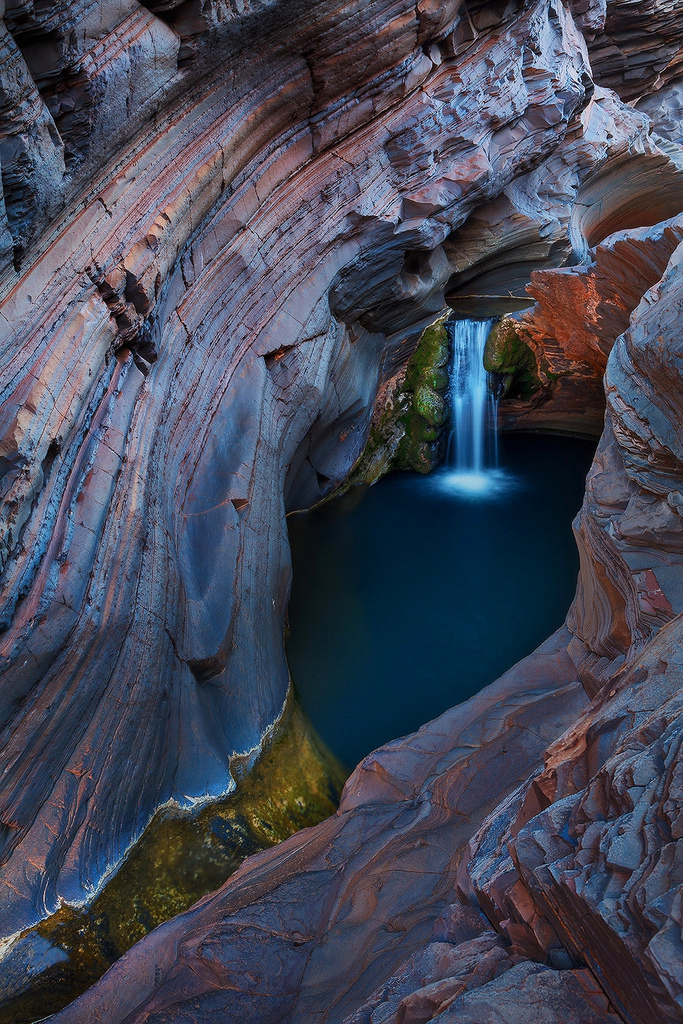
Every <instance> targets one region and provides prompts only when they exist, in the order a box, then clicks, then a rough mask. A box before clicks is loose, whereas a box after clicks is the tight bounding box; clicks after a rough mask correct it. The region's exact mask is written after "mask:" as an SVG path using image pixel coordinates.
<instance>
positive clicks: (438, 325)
mask: <svg viewBox="0 0 683 1024" xmlns="http://www.w3.org/2000/svg"><path fill="white" fill-rule="evenodd" d="M450 315H451V314H450V311H448V312H447V313H444V314H443V315H442V316H440V317H439V319H438V320H436V321H435V322H434V323H433V324H430V325H429V327H426V328H425V330H424V331H423V332H422V334H421V336H420V340H419V341H418V344H417V348H416V349H415V352H414V353H413V355H412V356H411V357H410V360H409V362H408V366H407V368H406V376H405V383H404V385H403V393H404V404H405V408H406V411H405V412H404V413H403V415H402V416H401V422H402V425H403V437H402V439H401V441H400V443H399V445H398V449H397V452H396V457H395V459H394V461H393V463H392V468H395V469H414V470H417V472H418V473H428V472H429V471H430V470H431V469H433V468H434V466H436V465H437V463H438V462H439V461H440V459H441V456H442V454H443V452H442V448H443V444H442V441H443V434H444V427H445V424H446V421H447V419H448V400H447V392H448V385H449V380H448V371H447V370H446V366H447V365H448V353H449V347H450V341H449V337H448V328H447V326H446V324H447V322H448V320H449V318H450Z"/></svg>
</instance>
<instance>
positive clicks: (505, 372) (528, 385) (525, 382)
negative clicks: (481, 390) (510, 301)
mask: <svg viewBox="0 0 683 1024" xmlns="http://www.w3.org/2000/svg"><path fill="white" fill-rule="evenodd" d="M528 342H529V336H528V334H526V332H525V331H524V329H523V328H522V327H521V326H520V324H519V322H518V321H517V320H515V319H514V317H511V316H506V317H503V319H502V320H500V321H499V322H498V323H497V324H494V326H493V327H492V329H491V332H490V334H489V336H488V338H487V339H486V345H485V347H484V369H485V370H488V371H489V373H497V374H498V375H499V376H500V377H501V378H502V385H503V387H502V391H503V395H504V397H505V398H521V399H523V400H524V401H529V399H530V398H531V397H532V395H533V394H534V393H535V392H536V391H538V390H539V388H540V387H541V380H540V378H539V376H538V367H537V365H536V358H535V356H534V353H533V351H532V349H531V347H530V346H529V344H528Z"/></svg>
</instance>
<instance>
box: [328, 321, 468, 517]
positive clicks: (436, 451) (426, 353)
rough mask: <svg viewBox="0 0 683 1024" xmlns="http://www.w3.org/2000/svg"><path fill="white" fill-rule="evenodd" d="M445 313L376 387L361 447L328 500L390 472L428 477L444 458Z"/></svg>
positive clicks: (445, 418) (446, 350)
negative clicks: (398, 369)
mask: <svg viewBox="0 0 683 1024" xmlns="http://www.w3.org/2000/svg"><path fill="white" fill-rule="evenodd" d="M450 316H451V312H450V310H447V311H446V312H445V313H443V314H442V315H441V316H440V317H439V319H438V320H436V321H435V322H434V323H433V324H430V325H429V326H428V327H426V328H425V329H424V331H423V332H422V334H421V335H420V339H419V341H418V343H417V347H416V349H415V351H414V352H413V354H412V356H411V357H410V359H409V360H408V363H407V365H406V367H405V370H403V371H402V372H400V373H399V374H397V375H396V376H395V377H393V378H392V379H391V380H389V381H387V382H386V383H385V384H384V385H383V386H382V387H380V389H379V391H378V394H377V401H376V404H375V413H374V415H373V417H372V421H371V424H370V432H369V434H368V440H367V442H366V444H365V448H364V449H363V451H362V452H361V454H360V456H359V458H358V459H357V461H356V464H355V465H354V467H353V469H352V470H351V472H350V473H349V475H348V477H347V478H346V480H345V481H344V483H343V484H342V485H341V487H340V488H338V489H337V490H336V491H334V492H333V494H332V495H330V497H339V496H340V495H341V494H344V493H345V492H346V491H348V489H349V488H350V487H354V486H356V485H359V484H367V485H369V484H374V483H376V482H377V480H379V479H380V477H382V476H384V475H385V473H388V472H390V471H391V470H392V469H415V470H417V471H418V472H419V473H428V472H429V471H430V470H431V469H433V468H434V467H435V466H436V465H437V463H438V462H439V461H440V460H441V458H442V456H443V451H442V448H443V444H442V439H443V434H444V427H445V424H446V421H447V419H448V400H447V392H448V385H449V378H448V369H447V364H448V351H449V338H448V328H447V327H446V324H447V322H448V320H449V318H450Z"/></svg>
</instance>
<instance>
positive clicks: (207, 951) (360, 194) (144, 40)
mask: <svg viewBox="0 0 683 1024" xmlns="http://www.w3.org/2000/svg"><path fill="white" fill-rule="evenodd" d="M3 32H4V33H5V34H4V36H3V40H4V43H3V56H2V58H1V60H2V65H1V67H0V77H1V82H2V85H1V91H0V167H1V174H2V187H3V195H4V207H3V208H2V209H1V210H0V274H1V275H2V276H1V277H0V301H1V305H0V424H1V434H0V473H1V474H2V476H1V479H0V488H1V497H2V505H1V506H0V522H1V523H2V533H1V536H0V566H1V568H2V578H1V581H0V582H1V587H2V589H1V593H0V622H1V624H2V629H3V632H2V635H1V636H0V641H1V643H0V667H1V669H2V684H1V687H0V738H1V740H2V774H1V776H0V777H1V778H2V782H1V784H0V803H1V807H2V812H1V819H0V821H1V824H2V830H1V831H2V834H1V836H0V839H1V840H2V848H1V851H0V858H1V860H2V867H1V869H0V886H2V893H3V898H2V907H3V910H2V917H1V922H0V923H1V924H2V935H1V936H0V937H2V938H10V939H12V938H13V937H14V939H16V936H17V935H18V934H20V933H22V934H23V937H22V938H21V939H20V940H19V941H21V942H29V944H30V943H33V947H32V949H33V952H32V953H31V956H33V957H35V958H36V959H37V960H40V958H41V957H43V958H44V961H45V963H46V966H48V967H49V966H54V962H53V961H54V957H53V954H52V953H50V952H49V951H46V950H45V948H44V946H42V947H41V946H40V943H39V942H38V939H37V932H34V931H28V932H27V931H26V930H27V929H29V930H30V929H33V928H35V927H36V926H37V925H38V924H39V923H40V922H41V921H45V920H46V919H48V918H50V917H51V916H52V915H54V914H55V913H57V912H58V911H59V910H60V909H61V908H64V907H82V906H87V905H90V904H91V903H92V901H93V900H94V899H95V897H96V896H97V893H98V892H99V891H100V888H101V886H102V884H103V882H104V881H105V880H106V879H107V878H108V877H110V876H111V874H112V873H113V872H115V871H116V870H117V869H118V868H119V867H120V866H121V864H122V863H123V861H124V859H125V857H126V855H127V853H128V852H129V850H130V848H131V846H132V844H134V843H135V842H136V841H137V840H139V838H140V837H141V835H142V834H143V832H144V830H145V828H146V827H147V826H148V825H149V823H150V821H151V820H152V819H153V818H154V815H155V814H156V813H157V812H158V811H159V809H160V808H166V807H170V808H171V809H174V810H175V811H177V812H178V813H188V812H192V811H193V810H196V809H197V808H198V807H200V806H202V805H203V804H204V803H205V802H207V801H218V800H221V799H223V798H225V797H226V796H227V795H228V794H229V793H230V792H231V791H232V789H233V787H234V773H233V771H232V769H231V760H232V759H233V758H234V757H235V755H240V754H241V755H243V756H252V757H255V755H256V753H257V752H258V750H259V748H260V745H261V744H262V742H263V739H264V737H265V736H267V735H268V731H269V729H270V728H271V727H272V725H273V723H274V722H276V721H277V720H278V717H279V716H280V715H281V713H282V709H283V707H284V703H285V700H286V696H287V692H288V686H289V678H288V671H287V665H286V662H285V658H284V651H283V644H282V630H283V623H284V616H285V611H286V606H287V599H288V591H289V574H290V568H289V553H288V549H287V541H286V529H285V523H284V514H285V512H286V510H288V509H294V508H305V507H308V506H310V505H312V504H314V503H315V502H317V501H318V500H320V499H321V498H322V497H324V496H325V495H327V494H328V493H330V492H331V491H332V490H333V489H334V487H335V486H337V485H338V484H339V483H340V482H341V481H343V480H344V479H345V477H346V475H347V474H348V472H349V469H350V468H351V466H352V465H353V463H354V462H355V460H356V459H357V458H358V456H359V454H360V453H361V451H362V450H363V447H364V444H365V441H366V438H367V434H368V430H369V426H370V420H371V417H372V414H373V407H374V403H375V397H376V394H377V391H378V388H380V389H381V388H382V387H385V386H386V385H387V382H389V381H391V380H392V379H394V378H395V376H396V374H397V372H399V370H400V368H401V367H402V366H404V365H405V363H406V361H407V360H408V358H409V356H410V354H411V352H412V351H413V349H414V347H415V344H416V342H417V339H418V337H419V334H420V332H421V330H422V329H423V328H424V326H425V325H426V324H428V323H431V322H432V321H433V320H434V319H435V317H436V316H437V315H438V314H439V313H440V311H441V310H442V309H443V308H444V305H445V296H446V294H448V296H449V299H450V301H451V302H452V304H453V305H454V308H460V309H466V308H467V304H468V303H469V302H471V300H472V297H474V298H475V299H477V301H480V300H481V298H482V296H483V297H485V302H486V303H488V304H489V306H490V305H491V303H493V302H494V300H495V301H496V302H498V301H499V300H502V299H504V300H505V302H512V304H513V307H512V308H514V309H519V308H520V304H522V305H523V304H525V303H527V302H529V301H530V298H531V299H535V300H536V305H535V307H534V308H533V310H531V311H530V312H529V313H527V314H525V315H524V318H523V323H524V329H525V331H526V333H527V335H528V337H529V338H530V339H531V340H530V342H529V344H530V347H531V349H532V350H533V351H534V352H535V356H536V361H537V370H538V377H539V380H541V382H542V385H543V386H542V388H541V389H540V391H539V392H538V394H537V395H536V398H535V399H534V398H532V400H531V403H529V402H528V401H526V404H524V405H523V406H518V407H516V408H512V407H510V408H509V410H508V411H507V412H506V415H508V414H509V417H510V422H511V423H512V422H513V421H514V422H516V423H520V424H522V423H525V424H526V425H527V426H532V427H539V426H544V427H545V428H548V427H550V428H552V429H571V430H576V431H578V432H584V433H591V434H592V433H597V432H598V430H599V426H600V421H601V416H602V404H601V401H600V394H601V384H600V378H601V375H602V373H603V371H604V368H605V365H606V366H607V375H606V393H607V412H606V425H605V430H604V433H603V436H602V440H601V443H600V447H599V449H598V453H597V456H596V461H595V464H594V467H593V470H592V471H591V474H590V476H589V480H588V482H587V491H586V500H585V503H584V507H583V509H582V512H581V514H580V516H579V518H578V519H577V523H576V530H577V539H578V542H579V547H580V550H581V555H582V568H581V575H580V580H579V587H578V591H577V597H576V600H575V603H574V605H573V608H572V610H571V611H570V614H569V617H568V620H567V626H566V628H565V629H564V630H563V631H561V632H560V633H559V634H557V635H556V636H555V637H554V638H552V639H551V640H550V641H549V642H548V643H547V644H546V645H545V646H544V647H543V648H541V649H540V650H539V652H537V654H535V655H533V656H532V657H531V659H528V660H527V661H525V662H522V663H521V664H520V665H519V666H517V667H516V668H515V669H513V670H511V672H510V673H508V674H507V675H506V676H504V677H502V679H501V680H499V682H498V683H496V684H494V685H493V687H491V688H489V689H488V690H486V691H484V693H483V694H482V695H480V696H479V697H476V698H473V700H471V701H469V702H467V703H466V704H465V705H463V706H462V707H460V708H457V709H454V710H453V711H452V712H448V713H447V714H446V715H444V716H442V718H440V719H438V720H436V722H434V723H430V724H429V725H428V726H425V727H424V728H423V729H422V730H421V731H420V732H419V733H417V734H415V735H414V736H412V737H408V738H406V739H404V740H398V741H396V742H395V743H393V744H390V745H388V746H387V747H385V748H382V749H381V750H380V751H378V752H376V753H375V754H373V755H370V757H369V758H366V760H365V761H364V762H363V763H362V764H361V765H360V766H359V768H358V769H357V770H356V772H355V773H354V775H353V776H352V778H351V780H350V781H349V783H348V785H347V787H346V790H345V794H344V797H343V799H342V803H341V806H340V809H339V812H338V813H337V814H336V815H335V816H333V817H331V818H328V819H327V820H326V821H325V822H323V823H322V824H320V825H318V826H317V827H316V828H314V829H311V830H305V831H304V832H302V833H300V834H298V835H296V836H294V837H292V838H290V839H288V840H286V841H285V842H284V843H282V844H281V845H280V846H278V847H276V848H275V849H273V850H270V851H267V852H264V853H261V854H258V855H257V856H256V857H254V858H251V859H250V860H249V861H247V862H246V863H245V864H244V865H243V866H242V867H241V868H240V869H239V870H238V872H237V873H236V874H235V875H234V876H233V878H232V879H231V880H230V881H229V882H228V883H227V884H226V885H225V886H224V887H222V888H220V889H218V890H217V891H216V892H215V893H213V894H212V895H209V896H207V897H205V899H204V900H203V901H201V902H200V903H198V904H197V905H196V906H195V907H193V908H192V909H191V910H189V911H187V912H186V913H184V914H182V915H180V916H178V917H176V918H174V919H173V920H171V921H170V922H168V923H166V924H164V925H162V926H161V927H160V928H158V929H157V930H155V931H154V932H152V934H150V935H149V936H148V937H147V938H146V939H143V941H142V942H141V943H139V944H138V945H137V946H136V947H134V948H133V949H132V950H131V951H130V952H129V953H128V954H126V956H124V957H123V958H122V959H121V960H120V961H119V962H118V963H117V964H115V966H114V967H113V968H112V969H111V970H110V972H108V973H107V974H106V975H105V977H104V978H103V979H102V980H101V981H100V982H99V983H98V984H97V985H95V986H94V987H93V988H92V989H91V990H90V991H89V992H88V993H86V994H85V995H84V996H83V997H82V998H81V1000H80V1001H78V1002H77V1003H75V1004H74V1005H73V1006H72V1007H71V1008H69V1009H66V1010H65V1011H63V1012H62V1013H61V1014H60V1015H59V1016H58V1018H57V1019H58V1020H60V1021H83V1020H99V1021H101V1022H104V1021H112V1022H113V1021H124V1020H126V1021H127V1022H128V1024H131V1022H133V1021H150V1022H151V1021H154V1022H156V1024H161V1022H162V1021H166V1022H170V1021H178V1022H180V1021H183V1022H189V1021H195V1022H199V1021H203V1020H205V1021H210V1020H215V1019H218V1018H223V1017H225V1018H228V1019H237V1018H238V1017H239V1018H241V1019H244V1020H245V1021H247V1020H254V1021H259V1022H266V1021H270V1020H272V1021H276V1020H277V1021H280V1020H282V1021H285V1020H292V1021H297V1022H302V1024H305V1022H306V1021H308V1020H310V1021H313V1020H315V1021H316V1022H320V1021H323V1020H329V1021H343V1020H344V1019H347V1018H348V1019H354V1020H356V1019H359V1020H362V1019H368V1020H372V1021H373V1022H375V1021H379V1020H384V1019H387V1020H390V1019H393V1018H392V1016H391V1015H392V1014H395V1019H396V1020H397V1021H399V1020H415V1021H417V1020H428V1019H431V1017H433V1016H435V1015H436V1016H443V1017H444V1019H454V1020H455V1019H457V1020H462V1021H468V1020H478V1021H483V1020H486V1021H488V1020H489V1019H490V1020H506V1021H510V1022H511V1024H512V1022H513V1021H517V1020H521V1019H522V1017H524V1018H525V1019H526V1020H528V1019H530V1015H531V1014H533V1015H534V1017H533V1019H536V1020H538V1021H541V1022H545V1021H546V1020H548V1021H564V1020H565V1019H566V1020H585V1021H586V1022H589V1021H590V1022H592V1021H594V1020H604V1021H612V1020H614V1019H615V1016H614V1015H615V1014H617V1015H618V1016H620V1017H621V1019H622V1020H625V1021H627V1022H629V1024H631V1022H638V1024H640V1022H641V1021H644V1022H645V1024H650V1022H652V1024H654V1022H655V1021H661V1020H667V1021H668V1020H672V1021H678V1020H681V1019H683V1018H682V1011H681V992H680V980H681V948H680V884H681V870H680V865H679V862H678V860H677V857H676V852H677V848H678V847H677V844H678V840H679V838H680V837H679V834H678V832H679V817H680V808H679V803H680V787H679V788H678V789H677V785H678V782H677V765H678V759H677V749H678V748H677V746H676V743H677V739H676V737H677V736H679V735H680V726H679V724H677V723H678V718H677V710H676V709H677V704H676V701H677V699H678V698H677V697H676V696H675V692H674V691H676V690H677V688H678V687H679V685H680V683H679V681H678V671H679V669H678V655H677V648H678V646H679V645H680V624H679V616H680V613H681V612H682V611H683V604H682V598H681V594H680V588H681V583H680V581H681V578H682V577H681V574H680V565H679V561H680V556H679V552H680V548H681V544H680V535H681V531H680V529H679V526H680V521H681V518H680V517H681V512H682V510H683V497H682V493H683V489H682V488H681V483H680V481H681V462H682V460H683V455H682V453H681V430H682V429H683V428H681V423H682V422H683V420H682V410H681V399H680V396H681V393H682V388H681V383H682V382H681V380H680V365H681V359H680V344H681V342H680V332H679V329H678V327H677V324H678V318H679V317H680V309H681V301H682V298H681V291H680V287H681V286H680V280H681V274H680V261H681V258H682V257H681V227H680V218H679V217H678V215H679V214H680V212H681V206H682V205H683V200H682V199H681V195H682V194H683V193H682V191H681V183H682V180H683V179H682V175H683V171H682V169H681V168H682V166H683V165H682V162H681V150H680V147H679V146H678V145H677V139H679V138H680V136H679V135H678V134H677V132H678V131H679V129H680V119H679V111H680V105H679V104H678V99H677V96H678V90H679V84H680V75H679V68H680V52H681V38H682V36H683V30H682V29H681V21H680V17H679V12H678V5H677V4H675V3H673V2H668V3H658V4H654V3H648V2H646V0H643V2H639V3H631V2H629V3H622V2H616V0H615V2H614V3H611V2H608V3H600V2H584V0H577V2H573V3H570V4H567V5H565V4H561V3H554V2H548V0H537V2H531V3H519V4H518V3H500V4H498V3H496V4H488V3H486V4H484V3H476V2H475V3H469V4H464V3H461V2H458V0H454V2H450V3H446V4H434V3H431V2H430V0H420V3H418V4H417V5H415V4H409V3H403V2H402V0H381V2H379V3H373V4H364V3H360V2H358V3H354V2H349V3H346V4H342V5H341V6H339V5H336V6H335V5H331V4H330V3H328V2H327V0H318V2H316V3H314V4H312V5H310V4H309V5H307V6H306V9H305V11H304V10H303V8H301V6H300V5H299V4H298V3H296V2H294V0H287V2H285V0H279V2H271V3H265V2H264V3H252V4H249V5H246V6H245V7H244V8H243V9H240V11H239V12H237V11H236V9H234V7H233V6H232V5H228V4H225V3H223V2H222V0H208V2H206V3H202V4H194V3H192V4H188V3H180V4H173V3H171V4H169V3H149V4H146V5H144V6H143V5H141V4H138V3H137V2H135V0H125V2H121V3H117V4H105V3H92V4H90V3H88V4H86V3H83V4H61V3H54V4H38V3H36V4H30V3H23V2H20V0H10V2H7V3H6V4H5V12H4V23H3ZM649 114H651V115H652V119H651V118H650V116H649ZM596 247H597V248H596ZM532 272H535V276H534V277H533V279H532V278H531V275H532ZM530 279H531V281H532V283H531V293H530V295H529V294H528V293H527V291H526V288H527V285H528V284H529V281H530ZM458 302H460V307H458ZM497 308H498V307H496V309H497ZM501 308H503V307H501ZM505 308H507V307H505ZM543 375H545V377H544V376H543ZM534 403H535V404H534ZM598 410H599V412H598ZM558 737H559V738H558ZM459 905H463V906H465V905H467V906H470V907H471V909H472V911H473V913H475V919H476V921H477V922H478V921H479V918H478V917H476V915H478V914H481V913H483V914H484V915H485V917H486V919H487V921H488V924H487V925H486V926H485V927H484V929H483V930H482V931H481V932H479V933H477V934H474V935H469V934H466V935H464V934H462V931H461V924H458V923H457V922H458V921H459V920H460V916H462V915H463V914H464V913H465V912H464V911H460V910H453V909H452V910H451V911H450V912H446V911H445V908H447V907H450V908H454V907H457V906H459ZM444 914H445V915H446V916H445V917H444ZM449 914H450V916H449ZM449 922H450V923H449ZM453 922H455V923H453ZM451 926H452V927H453V929H454V931H453V937H454V938H456V939H457V941H453V939H452V938H449V937H448V935H450V932H448V929H449V928H451ZM470 926H471V927H473V928H475V932H476V927H475V926H474V925H471V922H470V924H469V925H468V927H470ZM462 927H464V925H462ZM477 927H478V925H477ZM434 928H436V933H434V932H433V929H434ZM446 932H448V935H446V934H445V933H446ZM444 944H445V945H447V946H448V947H449V948H448V949H446V950H444V949H443V948H442V946H443V945H444ZM471 944H474V946H472V945H471ZM477 944H478V945H477ZM9 949H10V953H11V949H12V946H11V944H10V946H9ZM473 949H477V950H479V955H478V956H477V965H476V966H472V967H471V968H470V967H469V966H468V965H469V964H472V963H473V959H472V956H471V955H472V950H473ZM51 957H52V961H51V959H50V958H51ZM8 962H9V961H5V963H6V964H7V963H8ZM1 969H2V968H1V965H0V971H1ZM411 986H414V987H413V988H412V989H411ZM399 996H400V999H399ZM442 997H443V998H442ZM397 1000H398V1002H397ZM529 1007H532V1008H533V1009H531V1010H530V1009H529ZM363 1013H365V1014H366V1017H365V1018H364V1017H363V1016H361V1017H357V1015H358V1014H361V1015H362V1014H363ZM382 1014H385V1015H387V1016H386V1017H384V1016H382ZM496 1014H497V1015H498V1016H496ZM505 1014H507V1016H505ZM572 1014H573V1016H572ZM577 1014H583V1015H584V1016H583V1017H581V1016H577ZM354 1015H356V1016H354ZM411 1015H412V1016H411ZM429 1015H431V1017H430V1016H429Z"/></svg>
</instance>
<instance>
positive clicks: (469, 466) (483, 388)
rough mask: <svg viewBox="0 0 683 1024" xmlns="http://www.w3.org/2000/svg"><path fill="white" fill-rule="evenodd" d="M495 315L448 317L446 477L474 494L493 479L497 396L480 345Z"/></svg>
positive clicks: (460, 487) (483, 342) (482, 347)
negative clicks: (449, 420)
mask: <svg viewBox="0 0 683 1024" xmlns="http://www.w3.org/2000/svg"><path fill="white" fill-rule="evenodd" d="M494 322H495V321H494V320H451V321H450V322H449V331H450V334H451V348H452V355H451V363H450V398H451V409H452V426H451V433H450V437H449V441H448V456H447V464H448V471H449V472H448V482H449V485H450V486H452V487H453V488H455V489H457V490H461V491H464V492H469V493H472V494H477V493H483V492H486V491H489V490H491V489H492V488H493V487H494V485H495V484H496V482H497V479H498V476H499V474H497V473H496V469H497V464H498V445H497V435H496V422H497V416H498V400H497V397H496V395H495V392H494V389H493V388H492V387H491V382H490V379H489V374H488V373H487V372H486V370H485V369H484V346H485V344H486V339H487V338H488V336H489V332H490V331H491V328H492V326H493V324H494Z"/></svg>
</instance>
